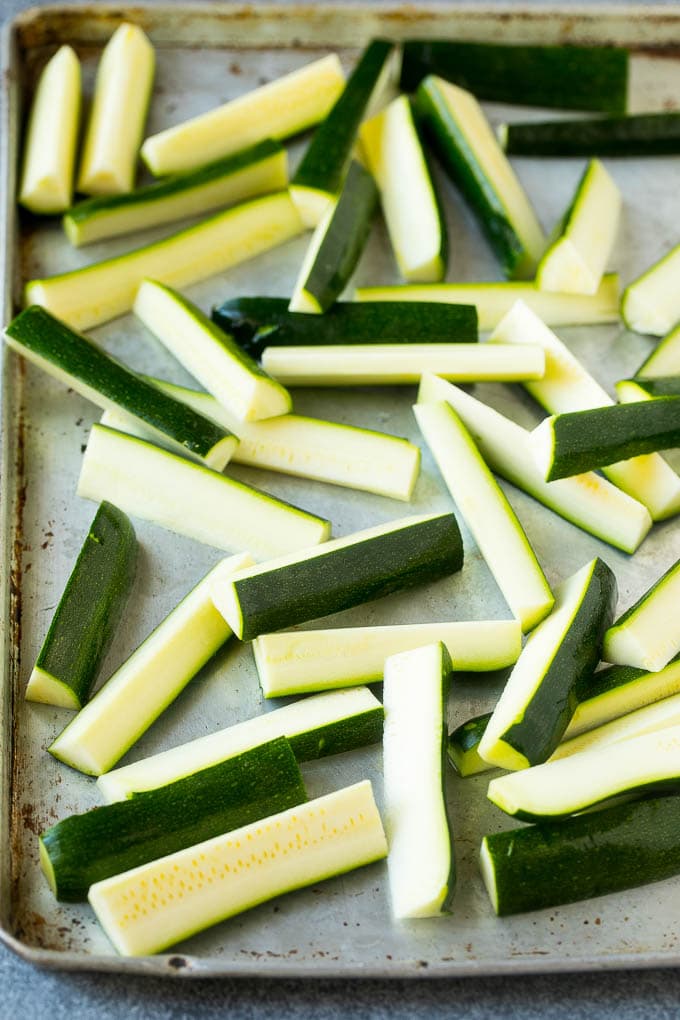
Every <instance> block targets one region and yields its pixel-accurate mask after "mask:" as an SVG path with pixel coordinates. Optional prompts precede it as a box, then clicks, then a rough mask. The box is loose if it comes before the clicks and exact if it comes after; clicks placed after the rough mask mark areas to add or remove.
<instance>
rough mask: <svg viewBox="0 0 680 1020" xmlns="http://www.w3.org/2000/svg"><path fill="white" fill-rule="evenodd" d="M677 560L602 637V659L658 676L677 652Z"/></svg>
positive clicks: (679, 574) (679, 582) (679, 637)
mask: <svg viewBox="0 0 680 1020" xmlns="http://www.w3.org/2000/svg"><path fill="white" fill-rule="evenodd" d="M679 596H680V560H677V561H676V562H675V563H674V564H673V565H672V566H671V567H669V568H668V570H667V571H666V572H665V573H664V574H663V576H662V577H660V578H659V579H658V580H657V581H655V582H654V584H653V585H652V587H651V588H649V590H648V591H646V592H645V593H644V595H642V596H641V597H640V598H639V599H638V600H637V602H636V603H635V604H634V605H632V606H631V607H630V608H629V609H627V610H626V612H625V613H624V614H623V616H620V617H619V618H618V620H616V621H615V622H614V623H613V624H612V626H611V627H610V628H609V629H608V630H607V633H606V634H605V636H604V647H603V650H602V658H603V659H605V661H606V662H614V663H618V664H619V665H622V666H637V667H638V668H639V669H648V670H650V671H651V672H657V671H658V670H660V669H663V667H664V666H667V665H668V663H669V662H670V660H671V659H672V658H674V656H676V655H677V654H678V652H680V622H679V621H678V613H677V605H678V597H679Z"/></svg>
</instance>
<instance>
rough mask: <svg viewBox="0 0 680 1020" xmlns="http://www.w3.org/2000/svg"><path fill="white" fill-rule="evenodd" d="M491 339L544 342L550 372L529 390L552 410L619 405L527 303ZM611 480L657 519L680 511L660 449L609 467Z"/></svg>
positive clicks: (678, 485) (679, 483)
mask: <svg viewBox="0 0 680 1020" xmlns="http://www.w3.org/2000/svg"><path fill="white" fill-rule="evenodd" d="M489 339H490V340H491V342H494V341H499V342H500V343H510V344H513V343H515V344H538V345H539V346H540V347H542V348H543V350H544V351H545V358H546V363H545V375H544V376H543V378H542V379H540V380H539V381H537V382H527V383H525V384H524V386H525V389H526V390H527V391H528V392H529V393H530V394H531V396H532V397H533V398H534V399H535V400H537V401H538V403H539V404H540V405H541V407H543V408H545V410H546V411H548V413H549V414H561V413H562V412H565V411H582V410H586V409H588V408H592V407H603V406H607V405H610V404H613V400H612V399H611V397H610V396H609V394H608V393H607V391H606V390H604V389H603V388H602V387H601V386H600V384H599V383H598V382H597V381H596V380H595V379H593V377H592V376H591V375H590V374H589V373H588V372H587V371H586V369H585V368H584V367H583V365H582V364H581V363H580V362H579V361H578V360H577V359H576V358H575V357H574V355H573V354H572V353H571V351H570V350H569V348H568V347H567V346H566V344H564V343H562V341H561V340H559V339H558V338H557V337H556V336H555V334H554V333H553V332H552V330H550V329H548V327H547V326H545V325H544V324H543V323H542V322H541V320H540V319H539V318H538V316H537V315H535V313H534V312H532V311H531V309H530V308H528V307H527V306H526V305H525V304H524V303H523V302H521V301H518V302H517V304H516V305H515V306H514V307H513V308H512V309H511V310H510V311H509V312H508V314H507V315H506V316H505V317H504V318H503V319H502V320H501V322H499V324H498V326H497V327H496V329H495V330H494V332H493V334H492V336H491V337H490V338H489ZM603 474H604V476H605V477H606V478H608V479H609V481H610V482H613V483H614V485H617V486H618V487H619V488H620V489H623V491H624V492H627V493H628V495H629V496H632V497H633V499H637V500H638V501H639V502H640V503H643V504H644V505H645V506H646V507H647V509H648V510H649V512H650V514H651V515H652V519H653V520H655V521H659V520H664V519H665V518H666V517H671V516H673V514H676V513H678V511H680V478H678V475H677V474H676V473H675V471H673V469H672V468H671V466H670V465H669V464H667V463H666V461H665V460H664V459H663V458H662V457H661V456H660V455H659V454H658V453H650V454H647V455H646V456H642V457H635V458H633V459H631V460H624V461H621V462H620V463H618V464H610V465H609V466H608V467H605V468H604V470H603Z"/></svg>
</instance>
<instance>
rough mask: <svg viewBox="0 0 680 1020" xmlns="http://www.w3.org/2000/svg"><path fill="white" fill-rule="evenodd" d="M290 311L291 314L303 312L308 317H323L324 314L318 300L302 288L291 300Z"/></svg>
mask: <svg viewBox="0 0 680 1020" xmlns="http://www.w3.org/2000/svg"><path fill="white" fill-rule="evenodd" d="M288 309H289V311H291V312H303V313H305V314H307V315H321V314H322V313H323V308H322V307H321V305H320V304H319V302H318V301H317V299H316V298H315V297H314V295H313V294H310V293H309V291H308V290H305V288H304V287H300V288H299V289H298V290H296V291H295V293H294V294H293V296H292V298H291V299H290V304H289V305H288Z"/></svg>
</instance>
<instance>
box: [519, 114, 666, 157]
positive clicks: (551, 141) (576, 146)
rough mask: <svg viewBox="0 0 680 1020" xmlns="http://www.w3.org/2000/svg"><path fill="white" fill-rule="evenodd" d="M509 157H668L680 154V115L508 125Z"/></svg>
mask: <svg viewBox="0 0 680 1020" xmlns="http://www.w3.org/2000/svg"><path fill="white" fill-rule="evenodd" d="M502 145H503V148H504V150H505V152H507V153H508V155H509V156H666V155H673V154H674V153H677V152H680V113H640V114H629V115H627V116H619V117H596V118H594V119H593V120H554V121H542V122H540V123H534V124H532V123H530V122H529V123H526V124H504V125H503V129H502Z"/></svg>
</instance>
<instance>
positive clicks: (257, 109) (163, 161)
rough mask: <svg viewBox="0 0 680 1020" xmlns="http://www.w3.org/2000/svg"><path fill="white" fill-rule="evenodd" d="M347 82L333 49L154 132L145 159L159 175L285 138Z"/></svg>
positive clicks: (316, 115) (322, 111)
mask: <svg viewBox="0 0 680 1020" xmlns="http://www.w3.org/2000/svg"><path fill="white" fill-rule="evenodd" d="M344 87H345V79H344V75H343V73H342V67H341V64H340V60H339V58H338V57H337V55H336V54H335V53H331V54H329V55H328V56H327V57H322V58H321V59H320V60H315V61H312V63H310V64H306V65H305V66H304V67H301V68H299V69H298V70H297V71H292V72H291V73H290V74H287V75H284V76H283V77H282V78H277V79H276V80H275V81H272V82H269V83H268V84H267V85H262V86H261V87H260V88H257V89H253V90H252V91H251V92H248V93H246V94H245V95H243V96H238V97H237V98H236V99H232V100H231V101H230V102H228V103H224V104H223V105H222V106H218V107H216V108H215V109H214V110H208V112H207V113H203V114H201V115H200V116H198V117H194V118H192V119H191V120H187V121H185V122H184V123H183V124H178V125H176V126H175V127H171V128H167V130H165V131H161V132H160V133H159V134H156V135H151V136H150V137H149V138H147V139H146V141H145V142H144V144H143V145H142V159H143V160H144V162H145V163H146V165H147V166H148V167H149V169H150V170H151V172H152V173H153V174H155V176H156V177H160V176H163V175H164V174H174V173H179V172H181V171H183V170H193V169H194V168H195V167H198V166H201V165H202V164H204V163H210V162H212V161H213V160H214V159H219V158H220V157H221V156H228V155H229V154H230V153H232V152H238V150H239V149H245V148H246V146H248V145H253V144H254V143H255V142H259V141H262V139H264V138H275V139H281V138H286V137H288V136H289V135H294V134H297V133H298V132H299V131H304V130H305V129H306V128H309V127H312V126H313V125H314V124H318V122H319V121H320V120H323V118H324V117H325V116H326V115H327V114H328V113H329V111H330V109H331V107H332V106H333V104H334V103H335V101H336V99H337V98H338V96H339V95H340V93H341V92H342V90H343V88H344Z"/></svg>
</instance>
